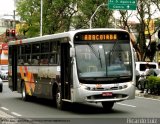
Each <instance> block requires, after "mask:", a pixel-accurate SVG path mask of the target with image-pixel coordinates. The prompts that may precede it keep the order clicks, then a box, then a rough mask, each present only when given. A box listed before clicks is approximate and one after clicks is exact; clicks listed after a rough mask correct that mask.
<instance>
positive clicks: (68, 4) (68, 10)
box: [16, 0, 112, 37]
mask: <svg viewBox="0 0 160 124" xmlns="http://www.w3.org/2000/svg"><path fill="white" fill-rule="evenodd" d="M102 3H106V4H107V3H108V0H79V1H77V0H43V35H45V34H54V33H57V32H64V31H68V30H70V28H75V29H77V28H89V20H90V17H91V16H92V14H93V13H94V12H95V10H96V8H97V7H98V6H99V5H101V4H102ZM16 11H17V12H18V15H19V16H20V17H21V20H22V21H23V22H25V23H26V24H27V25H28V28H27V29H26V28H23V27H22V29H20V31H21V32H22V33H23V34H24V35H26V36H27V37H35V36H38V35H39V32H40V0H38V1H37V0H19V1H18V3H17V10H16ZM110 17H112V11H111V10H108V9H107V6H103V7H101V8H100V9H99V10H98V11H97V13H96V14H95V16H94V18H93V20H92V22H93V27H94V28H96V27H97V28H101V27H103V28H104V27H109V25H110V23H111V20H109V18H110Z"/></svg>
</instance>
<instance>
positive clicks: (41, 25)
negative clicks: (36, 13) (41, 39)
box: [40, 0, 43, 36]
mask: <svg viewBox="0 0 160 124" xmlns="http://www.w3.org/2000/svg"><path fill="white" fill-rule="evenodd" d="M42 23H43V0H41V22H40V36H42V32H43V31H42V27H43V24H42Z"/></svg>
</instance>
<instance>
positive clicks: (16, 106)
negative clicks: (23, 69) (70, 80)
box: [0, 82, 160, 119]
mask: <svg viewBox="0 0 160 124" xmlns="http://www.w3.org/2000/svg"><path fill="white" fill-rule="evenodd" d="M3 88H4V90H3V92H2V93H0V112H5V113H7V114H8V115H9V117H11V116H13V117H15V118H41V119H44V118H73V119H74V118H94V119H95V118H97V119H98V118H105V119H106V118H159V117H160V100H157V99H151V98H144V97H136V99H134V100H127V101H123V102H119V103H116V104H115V105H114V107H113V110H112V111H111V112H105V111H104V110H103V108H102V106H101V104H70V105H69V107H68V109H67V110H66V111H62V110H58V109H57V108H55V107H54V106H53V104H52V101H51V100H45V99H33V100H32V101H30V102H25V101H22V100H21V94H19V93H16V92H12V91H11V90H10V89H9V88H8V83H7V82H5V83H4V87H3Z"/></svg>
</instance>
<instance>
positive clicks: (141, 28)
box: [120, 0, 158, 61]
mask: <svg viewBox="0 0 160 124" xmlns="http://www.w3.org/2000/svg"><path fill="white" fill-rule="evenodd" d="M156 2H158V1H157V0H146V1H144V0H137V14H136V15H137V19H138V20H139V25H138V26H137V32H138V37H137V43H136V44H133V45H134V48H135V50H136V52H137V53H139V54H138V55H139V56H138V58H139V60H141V61H145V60H146V58H149V59H150V61H153V59H154V55H155V52H156V49H153V48H155V47H156V43H155V41H152V36H153V35H154V34H155V33H156V31H157V28H156V29H154V30H151V28H154V25H151V22H153V19H152V18H153V15H154V13H155V12H156V10H157V8H158V7H157V8H153V5H154V4H157V5H158V3H156ZM120 14H121V19H120V22H121V25H123V26H122V27H123V28H124V27H126V28H127V30H128V31H129V32H130V33H131V27H130V26H129V23H128V18H129V17H130V16H131V14H132V13H131V14H128V12H126V11H120ZM153 24H154V22H153ZM146 41H148V42H149V43H148V44H147V42H146Z"/></svg>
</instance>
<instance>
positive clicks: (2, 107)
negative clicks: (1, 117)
mask: <svg viewBox="0 0 160 124" xmlns="http://www.w3.org/2000/svg"><path fill="white" fill-rule="evenodd" d="M1 109H3V110H7V111H8V110H9V109H7V108H5V107H1Z"/></svg>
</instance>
